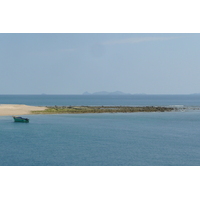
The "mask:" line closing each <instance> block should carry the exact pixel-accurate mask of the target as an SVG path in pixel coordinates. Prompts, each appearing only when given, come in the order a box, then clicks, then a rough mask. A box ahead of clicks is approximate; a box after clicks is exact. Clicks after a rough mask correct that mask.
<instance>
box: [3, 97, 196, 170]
mask: <svg viewBox="0 0 200 200" xmlns="http://www.w3.org/2000/svg"><path fill="white" fill-rule="evenodd" d="M0 104H26V105H37V106H49V105H63V106H69V105H71V106H75V105H122V106H125V105H127V106H178V107H187V108H188V109H186V110H184V111H181V110H180V111H178V112H160V113H159V112H157V113H154V112H152V113H114V114H111V113H107V114H59V115H58V114H56V115H29V116H28V115H26V116H25V117H28V118H29V119H30V123H14V122H13V119H12V117H11V116H0V166H199V165H200V110H198V109H193V108H199V107H200V95H122V96H115V95H113V96H109V95H105V96H97V95H0Z"/></svg>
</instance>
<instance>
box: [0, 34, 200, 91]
mask: <svg viewBox="0 0 200 200" xmlns="http://www.w3.org/2000/svg"><path fill="white" fill-rule="evenodd" d="M0 42H1V45H0V52H1V53H0V65H1V73H0V83H1V84H0V94H43V93H44V94H82V93H84V92H86V91H88V92H89V93H94V92H99V91H108V92H114V91H122V92H124V93H130V94H143V93H145V94H194V93H200V89H199V74H200V67H199V66H200V57H199V42H200V34H159V33H157V34H147V33H143V34H134V33H133V34H129V33H127V34H122V33H121V34H117V33H110V34H104V33H100V34H97V33H88V34H87V33H84V34H83V33H76V34H73V33H60V34H53V33H52V34H49V33H47V34H26V33H23V34H6V33H5V34H0Z"/></svg>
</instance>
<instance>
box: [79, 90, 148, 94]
mask: <svg viewBox="0 0 200 200" xmlns="http://www.w3.org/2000/svg"><path fill="white" fill-rule="evenodd" d="M83 95H132V94H130V93H124V92H121V91H115V92H106V91H100V92H94V93H89V92H84V93H83ZM139 95H145V94H139Z"/></svg>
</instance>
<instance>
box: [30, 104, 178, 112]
mask: <svg viewBox="0 0 200 200" xmlns="http://www.w3.org/2000/svg"><path fill="white" fill-rule="evenodd" d="M175 110H177V109H176V108H173V107H160V106H142V107H130V106H47V108H46V109H45V110H43V111H33V112H32V113H33V114H62V113H63V114H64V113H66V114H67V113H69V114H76V113H77V114H80V113H132V112H170V111H175Z"/></svg>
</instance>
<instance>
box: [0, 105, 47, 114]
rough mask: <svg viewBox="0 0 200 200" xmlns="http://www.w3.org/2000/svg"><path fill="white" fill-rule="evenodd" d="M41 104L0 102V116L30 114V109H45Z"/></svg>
mask: <svg viewBox="0 0 200 200" xmlns="http://www.w3.org/2000/svg"><path fill="white" fill-rule="evenodd" d="M45 109H46V107H42V106H27V105H18V104H0V116H12V115H30V114H31V111H40V110H45Z"/></svg>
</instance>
